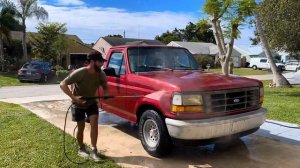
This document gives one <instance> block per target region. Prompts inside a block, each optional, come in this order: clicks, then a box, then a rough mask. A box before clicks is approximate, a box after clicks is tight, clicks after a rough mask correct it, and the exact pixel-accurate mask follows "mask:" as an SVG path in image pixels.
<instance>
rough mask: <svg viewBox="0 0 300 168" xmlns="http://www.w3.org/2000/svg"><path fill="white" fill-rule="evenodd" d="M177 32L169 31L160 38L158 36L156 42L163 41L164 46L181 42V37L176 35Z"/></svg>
mask: <svg viewBox="0 0 300 168" xmlns="http://www.w3.org/2000/svg"><path fill="white" fill-rule="evenodd" d="M175 30H177V29H175ZM175 30H173V32H170V31H167V32H165V33H163V34H161V35H160V36H156V37H155V40H158V41H161V42H163V43H164V44H168V43H170V42H171V41H181V37H180V35H178V34H176V33H175Z"/></svg>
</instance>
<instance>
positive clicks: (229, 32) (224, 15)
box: [204, 0, 256, 75]
mask: <svg viewBox="0 0 300 168" xmlns="http://www.w3.org/2000/svg"><path fill="white" fill-rule="evenodd" d="M255 5H256V4H255V0H206V3H205V5H204V11H205V12H206V13H207V14H208V15H209V20H210V22H211V25H212V28H213V32H214V37H215V40H216V43H217V46H218V50H219V58H220V63H221V66H222V72H223V73H224V74H226V75H227V74H228V73H229V61H230V57H231V54H232V50H233V45H234V40H235V39H237V38H238V37H239V33H240V32H239V27H240V26H241V25H242V24H244V23H245V22H246V21H247V19H248V18H249V17H250V16H251V15H252V12H253V9H254V7H255ZM221 21H224V22H225V23H226V25H227V26H223V29H224V30H223V29H222V24H221ZM225 39H227V40H228V41H226V40H225ZM225 42H227V44H228V45H226V43H225Z"/></svg>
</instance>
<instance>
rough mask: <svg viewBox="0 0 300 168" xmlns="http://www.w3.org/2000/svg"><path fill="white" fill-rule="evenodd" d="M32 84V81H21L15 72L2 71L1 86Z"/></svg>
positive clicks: (0, 74) (0, 76)
mask: <svg viewBox="0 0 300 168" xmlns="http://www.w3.org/2000/svg"><path fill="white" fill-rule="evenodd" d="M22 85H30V83H21V82H19V80H18V77H17V74H15V73H0V87H1V86H22Z"/></svg>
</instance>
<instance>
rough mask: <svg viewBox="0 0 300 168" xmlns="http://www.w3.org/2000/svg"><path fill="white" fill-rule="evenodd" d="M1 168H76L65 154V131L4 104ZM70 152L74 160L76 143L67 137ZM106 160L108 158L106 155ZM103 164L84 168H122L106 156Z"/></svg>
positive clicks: (90, 163)
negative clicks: (63, 144)
mask: <svg viewBox="0 0 300 168" xmlns="http://www.w3.org/2000/svg"><path fill="white" fill-rule="evenodd" d="M0 107H1V108H0V130H1V136H0V144H1V146H0V167H75V166H77V165H76V164H74V163H71V162H70V161H68V160H67V159H66V157H65V156H64V153H63V146H62V143H63V131H61V130H60V129H58V128H56V127H55V126H53V125H51V124H50V123H48V122H45V121H44V120H42V119H40V118H38V117H37V116H36V115H35V114H33V113H31V112H30V111H28V110H26V109H24V108H22V107H20V106H19V105H16V104H11V103H3V102H0ZM66 145H67V153H68V156H69V157H70V158H72V159H73V160H74V161H77V162H82V161H84V160H83V159H82V158H80V157H78V156H77V145H76V141H75V139H74V138H73V137H71V136H70V135H67V136H66ZM102 157H104V156H102ZM104 158H105V159H104V161H103V162H101V163H95V162H93V161H90V160H89V161H88V162H87V163H84V164H83V165H81V167H103V168H104V167H105V168H109V167H119V166H118V165H117V164H115V163H114V162H113V161H112V160H111V159H109V158H107V157H104Z"/></svg>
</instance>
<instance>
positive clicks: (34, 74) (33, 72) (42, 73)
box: [18, 61, 53, 82]
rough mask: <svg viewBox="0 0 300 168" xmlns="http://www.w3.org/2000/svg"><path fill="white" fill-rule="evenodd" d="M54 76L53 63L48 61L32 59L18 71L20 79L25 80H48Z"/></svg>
mask: <svg viewBox="0 0 300 168" xmlns="http://www.w3.org/2000/svg"><path fill="white" fill-rule="evenodd" d="M52 76H53V72H52V70H51V65H50V63H48V62H41V61H31V62H27V63H25V64H24V65H23V66H22V68H21V69H20V70H19V71H18V79H19V81H20V82H24V81H39V82H47V81H48V79H49V78H50V77H52Z"/></svg>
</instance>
